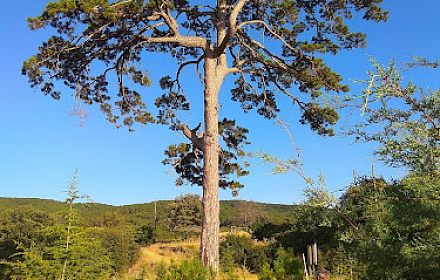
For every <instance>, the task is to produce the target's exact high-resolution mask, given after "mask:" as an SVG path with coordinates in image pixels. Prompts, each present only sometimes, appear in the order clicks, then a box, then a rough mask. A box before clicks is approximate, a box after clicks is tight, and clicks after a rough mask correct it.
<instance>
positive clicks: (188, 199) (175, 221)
mask: <svg viewBox="0 0 440 280" xmlns="http://www.w3.org/2000/svg"><path fill="white" fill-rule="evenodd" d="M168 218H169V219H170V228H171V230H172V231H174V232H176V233H183V234H184V235H185V237H188V234H189V232H190V231H191V229H190V228H191V227H193V226H201V225H202V201H201V199H200V196H199V195H197V194H186V195H181V196H178V197H176V199H175V200H174V203H172V204H170V209H169V216H168Z"/></svg>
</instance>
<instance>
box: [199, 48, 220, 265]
mask: <svg viewBox="0 0 440 280" xmlns="http://www.w3.org/2000/svg"><path fill="white" fill-rule="evenodd" d="M216 66H217V59H216V58H212V57H210V51H209V50H207V51H206V53H205V61H204V71H205V73H204V74H205V77H204V81H205V91H204V106H205V107H204V122H205V132H204V153H203V159H204V172H203V174H204V175H203V218H202V238H201V244H200V251H201V260H202V264H203V265H204V266H205V267H211V268H213V269H214V270H215V271H217V272H218V268H219V231H220V217H219V213H220V207H219V196H218V194H219V190H218V188H219V173H218V172H219V170H218V157H219V143H218V106H219V105H218V92H219V89H220V85H221V81H219V78H218V76H217V73H216Z"/></svg>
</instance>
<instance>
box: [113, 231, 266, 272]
mask: <svg viewBox="0 0 440 280" xmlns="http://www.w3.org/2000/svg"><path fill="white" fill-rule="evenodd" d="M227 234H229V233H227V232H226V233H221V235H220V238H222V237H223V236H225V235H227ZM236 234H237V233H236ZM238 234H248V233H245V232H240V233H238ZM199 244H200V240H199V239H191V240H185V241H176V242H170V243H156V244H153V245H150V246H146V247H142V248H141V252H140V256H139V258H138V260H137V261H136V263H135V264H134V265H133V266H132V267H131V268H130V269H129V270H128V271H127V273H125V274H124V275H121V276H120V277H118V278H117V279H118V280H138V279H139V280H140V279H142V280H154V271H155V270H156V269H157V267H158V266H159V265H160V264H161V263H164V264H165V265H170V263H171V261H175V262H177V263H180V262H182V261H183V260H185V259H193V258H197V256H198V253H199ZM235 274H236V275H237V276H238V279H237V280H257V279H258V278H257V276H256V275H254V274H252V273H250V272H248V271H246V270H243V269H237V270H236V271H235ZM220 278H221V279H227V277H226V275H221V277H220Z"/></svg>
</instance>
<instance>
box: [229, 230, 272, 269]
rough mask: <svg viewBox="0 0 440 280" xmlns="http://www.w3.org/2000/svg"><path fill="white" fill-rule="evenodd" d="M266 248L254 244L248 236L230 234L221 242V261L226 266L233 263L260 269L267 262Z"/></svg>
mask: <svg viewBox="0 0 440 280" xmlns="http://www.w3.org/2000/svg"><path fill="white" fill-rule="evenodd" d="M265 250H266V249H265V247H264V246H259V245H255V244H253V242H252V240H251V239H250V237H248V236H245V235H237V234H229V235H227V236H226V237H225V239H224V240H223V241H222V242H221V243H220V256H221V262H222V263H223V265H224V266H225V267H226V268H230V266H231V263H233V264H234V265H236V266H239V267H246V268H248V269H250V270H252V271H259V270H260V269H261V268H262V266H263V264H264V263H266V262H267V257H266V251H265Z"/></svg>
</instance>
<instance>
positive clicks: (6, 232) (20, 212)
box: [0, 205, 55, 279]
mask: <svg viewBox="0 0 440 280" xmlns="http://www.w3.org/2000/svg"><path fill="white" fill-rule="evenodd" d="M1 217H2V218H1V220H0V279H11V278H10V277H11V275H12V274H13V270H14V268H15V267H16V265H15V264H16V263H17V262H18V261H22V260H23V254H22V253H23V251H24V249H25V248H28V247H30V246H31V245H32V244H34V243H35V242H43V241H44V240H46V235H47V232H46V229H47V227H49V226H53V225H54V223H55V218H54V217H53V216H52V215H50V214H49V213H46V212H43V211H40V210H36V209H34V208H33V207H31V206H25V205H22V206H19V207H18V208H17V209H14V210H6V211H3V212H1Z"/></svg>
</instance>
